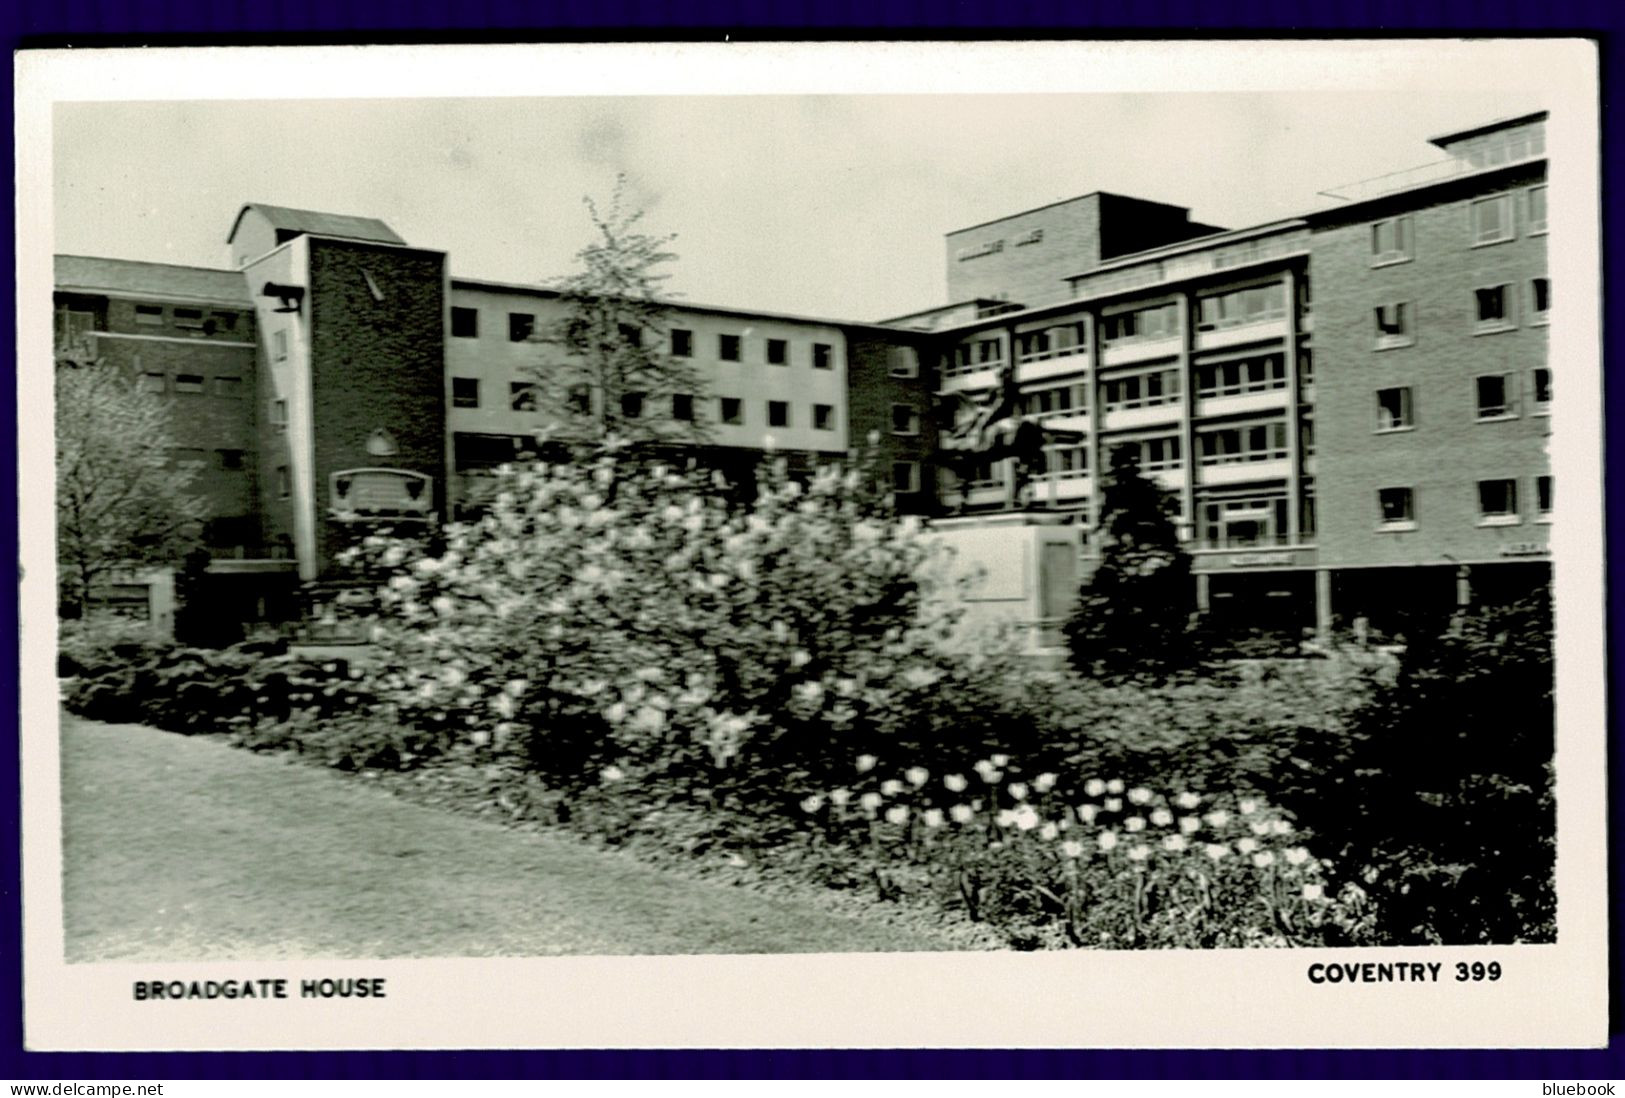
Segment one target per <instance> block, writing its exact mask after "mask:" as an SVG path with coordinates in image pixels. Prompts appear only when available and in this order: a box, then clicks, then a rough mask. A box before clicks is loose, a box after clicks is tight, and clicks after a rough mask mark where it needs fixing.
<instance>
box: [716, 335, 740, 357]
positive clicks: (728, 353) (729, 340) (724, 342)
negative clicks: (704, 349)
mask: <svg viewBox="0 0 1625 1098" xmlns="http://www.w3.org/2000/svg"><path fill="white" fill-rule="evenodd" d="M717 357H718V358H720V359H721V360H722V361H724V362H738V361H739V337H738V336H736V335H720V336H717Z"/></svg>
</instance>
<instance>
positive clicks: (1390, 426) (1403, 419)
mask: <svg viewBox="0 0 1625 1098" xmlns="http://www.w3.org/2000/svg"><path fill="white" fill-rule="evenodd" d="M1414 426H1416V422H1415V421H1414V420H1413V419H1412V418H1411V390H1410V386H1408V385H1407V386H1403V387H1400V388H1397V389H1378V390H1377V430H1379V431H1403V430H1407V429H1408V428H1411V427H1414Z"/></svg>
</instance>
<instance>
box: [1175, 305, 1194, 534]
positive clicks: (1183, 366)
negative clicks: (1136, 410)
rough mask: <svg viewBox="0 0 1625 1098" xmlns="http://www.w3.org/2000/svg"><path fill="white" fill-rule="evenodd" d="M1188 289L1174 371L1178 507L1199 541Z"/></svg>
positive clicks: (1185, 525) (1191, 320) (1181, 308)
mask: <svg viewBox="0 0 1625 1098" xmlns="http://www.w3.org/2000/svg"><path fill="white" fill-rule="evenodd" d="M1191 305H1192V302H1191V294H1190V291H1189V290H1181V291H1180V292H1179V359H1178V361H1177V362H1176V363H1175V369H1176V370H1177V372H1178V374H1179V414H1180V432H1179V449H1180V457H1181V460H1182V461H1183V462H1184V463H1185V487H1184V489H1183V490H1182V491H1181V492H1180V494H1179V507H1180V510H1181V511H1183V512H1184V517H1183V521H1182V523H1181V528H1182V529H1183V530H1188V531H1189V532H1190V540H1191V542H1194V541H1195V540H1196V531H1197V529H1198V528H1199V524H1198V523H1197V521H1196V378H1195V377H1194V376H1193V374H1192V372H1191V354H1192V353H1193V351H1194V350H1195V343H1196V317H1195V315H1194V314H1193V313H1192V312H1191Z"/></svg>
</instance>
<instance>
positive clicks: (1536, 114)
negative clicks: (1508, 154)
mask: <svg viewBox="0 0 1625 1098" xmlns="http://www.w3.org/2000/svg"><path fill="white" fill-rule="evenodd" d="M1550 113H1551V112H1549V111H1544V110H1541V111H1532V112H1530V113H1529V114H1519V115H1514V116H1513V117H1511V118H1500V119H1497V120H1496V121H1494V122H1483V123H1480V124H1479V125H1477V126H1469V127H1468V128H1467V129H1465V130H1457V131H1455V132H1454V133H1445V134H1440V135H1439V136H1438V137H1430V138H1428V143H1429V144H1430V145H1438V146H1439V147H1440V148H1443V147H1444V146H1445V145H1446V144H1448V143H1450V142H1452V141H1461V140H1464V139H1466V138H1469V137H1477V136H1478V135H1479V134H1481V133H1491V132H1493V131H1495V130H1508V129H1511V128H1512V127H1513V126H1522V125H1524V124H1526V123H1529V122H1544V121H1545V120H1546V118H1547V116H1548V115H1549V114H1550Z"/></svg>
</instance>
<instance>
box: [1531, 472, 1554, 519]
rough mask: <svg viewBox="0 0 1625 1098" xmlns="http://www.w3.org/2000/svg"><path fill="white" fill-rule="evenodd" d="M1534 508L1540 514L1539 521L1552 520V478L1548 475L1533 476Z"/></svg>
mask: <svg viewBox="0 0 1625 1098" xmlns="http://www.w3.org/2000/svg"><path fill="white" fill-rule="evenodd" d="M1535 510H1536V511H1537V512H1539V514H1540V521H1542V522H1550V521H1552V478H1551V477H1550V476H1544V477H1536V478H1535Z"/></svg>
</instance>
